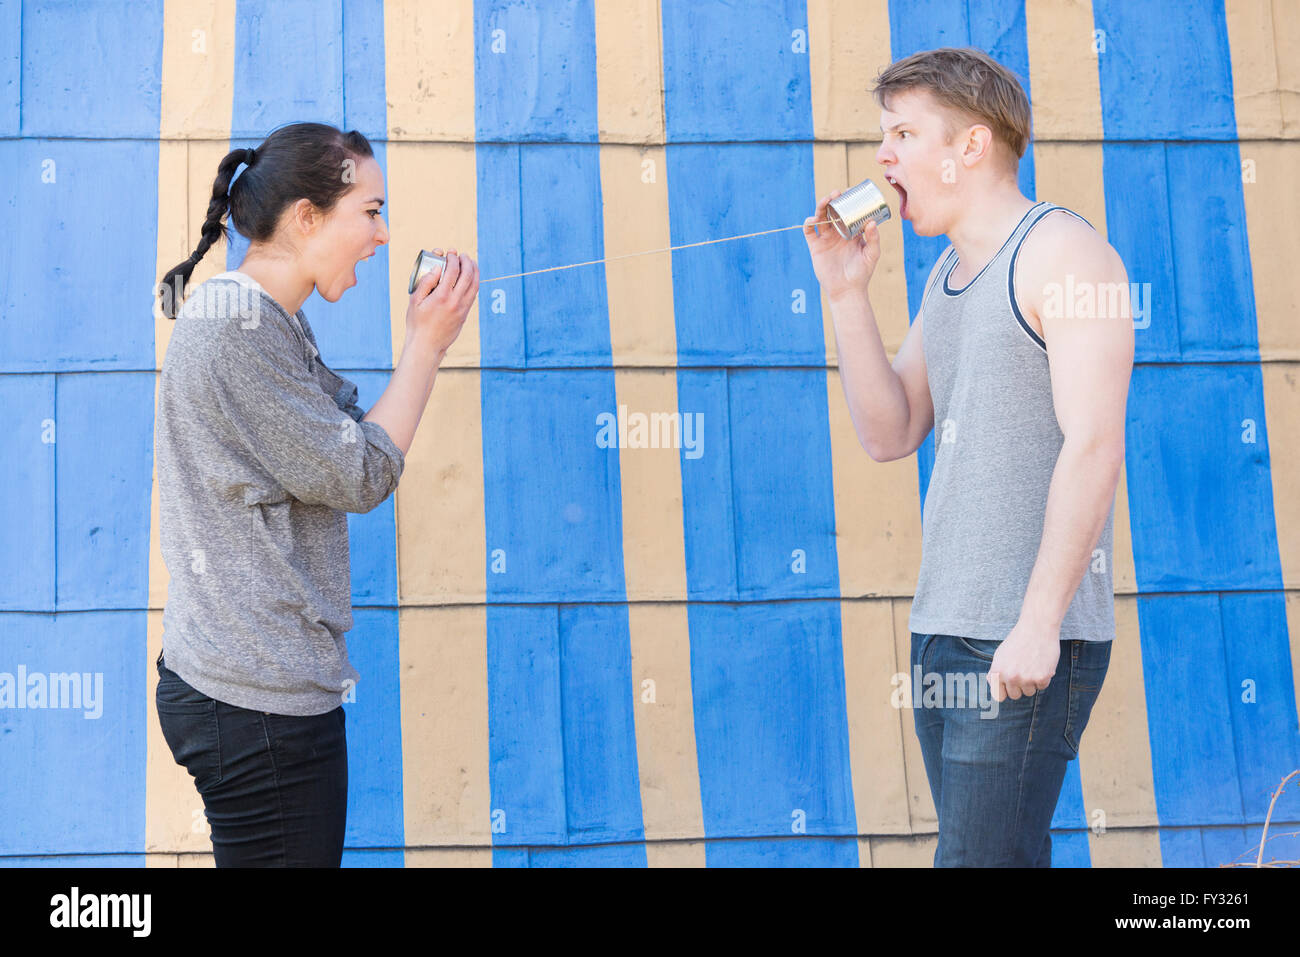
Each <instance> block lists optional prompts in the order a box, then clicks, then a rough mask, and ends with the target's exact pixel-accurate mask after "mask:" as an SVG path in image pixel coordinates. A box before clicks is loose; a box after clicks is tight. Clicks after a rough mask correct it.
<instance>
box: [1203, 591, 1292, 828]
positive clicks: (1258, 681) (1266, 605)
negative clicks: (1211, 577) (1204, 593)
mask: <svg viewBox="0 0 1300 957" xmlns="http://www.w3.org/2000/svg"><path fill="white" fill-rule="evenodd" d="M1220 607H1221V610H1222V615H1223V633H1224V635H1225V636H1228V637H1229V640H1227V641H1225V642H1224V652H1225V655H1226V658H1227V673H1228V682H1227V694H1228V707H1229V710H1230V711H1231V714H1232V739H1233V742H1234V744H1235V746H1236V755H1237V767H1238V769H1239V773H1240V775H1241V799H1242V804H1243V806H1244V809H1245V815H1246V820H1248V821H1259V822H1262V821H1263V820H1264V818H1265V816H1266V815H1267V813H1268V808H1269V801H1270V799H1271V795H1272V793H1273V791H1274V789H1276V788H1277V786H1278V785H1279V784H1281V782H1282V779H1283V778H1285V777H1286V776H1287V775H1288V774H1290V773H1291V772H1292V771H1294V770H1296V769H1297V768H1300V729H1298V728H1297V726H1296V696H1295V681H1294V679H1293V678H1292V670H1291V647H1290V643H1289V640H1288V637H1287V622H1286V595H1285V593H1283V592H1280V591H1274V592H1256V593H1246V594H1238V595H1223V596H1222V599H1221V602H1220ZM1273 817H1274V819H1275V820H1300V787H1296V781H1295V779H1293V780H1292V781H1291V782H1290V783H1289V784H1288V785H1287V787H1286V790H1285V791H1283V792H1282V794H1281V795H1280V796H1279V797H1278V799H1277V804H1276V805H1275V806H1274V808H1273Z"/></svg>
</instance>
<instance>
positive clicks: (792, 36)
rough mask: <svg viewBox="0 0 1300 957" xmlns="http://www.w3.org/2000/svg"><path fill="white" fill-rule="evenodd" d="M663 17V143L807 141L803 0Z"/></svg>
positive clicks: (713, 0) (684, 9) (686, 7)
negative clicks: (665, 127)
mask: <svg viewBox="0 0 1300 957" xmlns="http://www.w3.org/2000/svg"><path fill="white" fill-rule="evenodd" d="M661 15H662V37H663V57H664V113H665V123H666V126H667V130H668V139H669V142H674V143H681V142H690V141H696V142H701V141H703V142H725V141H728V140H811V139H812V136H813V130H812V96H811V92H810V90H811V86H812V84H811V81H810V80H809V66H808V56H809V54H808V42H807V34H808V15H807V10H806V5H805V3H804V0H761V2H752V3H746V4H744V5H743V6H740V5H737V4H734V3H730V2H727V0H663V3H662V4H661ZM669 182H670V183H671V182H672V181H671V179H670V180H669ZM803 215H804V216H806V215H807V213H804V214H803ZM802 220H803V216H800V218H799V219H797V220H792V222H802ZM804 258H805V259H806V258H807V256H806V254H805V256H804Z"/></svg>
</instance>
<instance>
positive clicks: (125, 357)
mask: <svg viewBox="0 0 1300 957" xmlns="http://www.w3.org/2000/svg"><path fill="white" fill-rule="evenodd" d="M142 68H143V67H142ZM85 82H86V83H88V84H94V83H99V82H100V80H99V79H98V78H89V77H88V78H86V80H85ZM149 135H150V136H153V137H156V136H157V135H158V126H157V119H156V117H155V122H154V127H153V130H152V132H151V133H150V134H149ZM0 164H2V165H3V168H4V169H6V170H9V171H10V175H7V176H5V177H4V184H3V185H0V210H4V212H3V213H0V217H2V218H3V226H4V228H5V232H6V234H7V235H10V236H22V237H25V238H24V239H23V241H21V242H11V243H9V244H8V245H7V246H6V249H5V255H4V256H3V257H0V371H3V372H46V371H49V372H53V371H70V370H80V369H95V370H116V369H152V368H153V367H154V342H153V322H152V321H151V320H150V318H149V313H148V301H149V300H148V294H149V290H150V289H152V288H153V285H154V283H155V282H157V279H158V277H157V275H156V274H155V270H156V269H157V265H158V263H157V246H156V243H155V239H154V237H156V235H157V233H158V145H157V143H156V142H153V141H149V142H146V141H143V140H117V141H108V142H105V141H97V140H89V141H87V140H71V139H69V140H34V139H29V140H7V141H0ZM106 184H117V185H118V186H119V187H120V186H122V184H129V188H112V187H108V188H106ZM74 303H79V304H80V305H74ZM86 304H93V306H87V305H86ZM141 309H143V310H144V312H143V313H142V312H141Z"/></svg>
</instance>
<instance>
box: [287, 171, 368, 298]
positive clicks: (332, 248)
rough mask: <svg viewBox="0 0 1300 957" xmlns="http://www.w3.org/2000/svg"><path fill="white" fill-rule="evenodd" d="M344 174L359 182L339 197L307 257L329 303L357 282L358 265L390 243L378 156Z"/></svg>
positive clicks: (317, 283)
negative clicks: (384, 213)
mask: <svg viewBox="0 0 1300 957" xmlns="http://www.w3.org/2000/svg"><path fill="white" fill-rule="evenodd" d="M342 175H352V176H354V177H355V179H356V182H354V183H353V184H352V187H351V188H350V189H349V190H348V191H347V192H346V193H344V194H343V195H342V196H341V197H339V201H338V202H337V203H335V204H334V208H333V209H331V210H330V211H329V213H328V214H327V215H326V216H325V218H324V220H323V222H322V224H321V227H320V228H319V229H317V230H316V231H315V232H314V234H313V235H312V239H311V244H310V248H309V249H308V250H306V251H305V252H306V253H307V255H306V257H305V259H306V261H307V262H308V263H310V264H311V270H312V277H311V278H312V280H313V282H315V284H316V291H317V292H319V293H320V295H321V298H322V299H324V300H325V301H326V302H337V301H338V299H339V297H340V296H342V295H343V293H344V291H345V290H347V289H351V288H352V287H353V286H355V285H356V284H357V273H356V267H357V263H359V262H360V261H361V260H363V259H369V258H370V257H371V256H373V255H374V254H375V250H376V249H378V248H379V247H380V246H382V245H383V244H384V243H386V242H388V226H387V224H386V223H385V222H384V220H383V216H382V215H381V214H380V208H381V207H382V206H383V205H384V174H383V171H382V170H381V169H380V168H379V163H378V162H376V160H375V159H374V157H371V156H368V157H366V158H365V159H360V160H357V162H356V166H355V169H352V168H351V166H349V167H345V168H344V171H343V174H342Z"/></svg>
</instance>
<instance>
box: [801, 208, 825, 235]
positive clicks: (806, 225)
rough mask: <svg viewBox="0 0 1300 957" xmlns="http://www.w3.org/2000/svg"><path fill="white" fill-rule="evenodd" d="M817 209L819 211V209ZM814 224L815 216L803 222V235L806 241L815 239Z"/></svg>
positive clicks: (815, 228) (815, 230) (815, 229)
mask: <svg viewBox="0 0 1300 957" xmlns="http://www.w3.org/2000/svg"><path fill="white" fill-rule="evenodd" d="M818 208H819V209H820V208H821V207H818ZM815 222H817V217H816V216H809V217H808V218H807V219H805V220H804V221H803V234H804V236H805V237H807V238H808V239H816V238H817V227H816V226H814V225H813V223H815Z"/></svg>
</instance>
